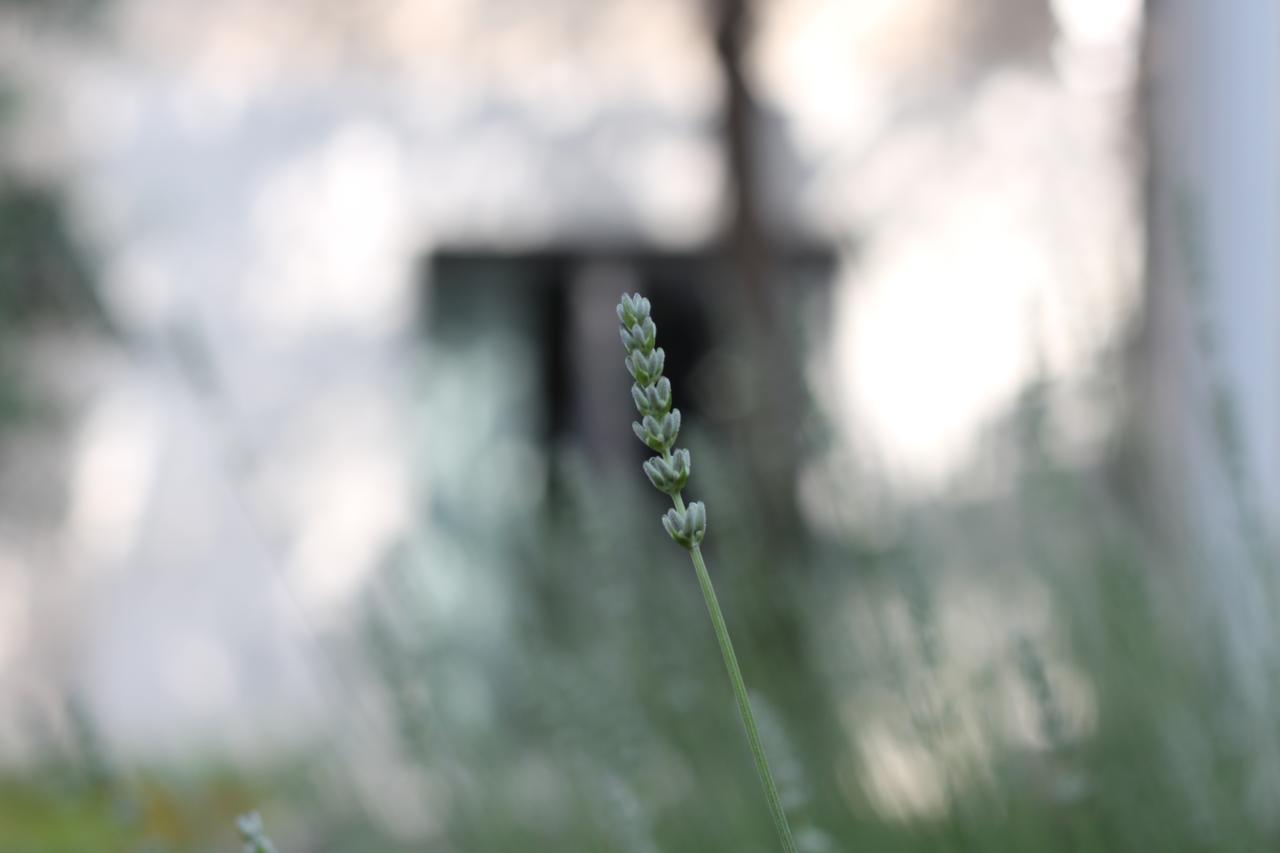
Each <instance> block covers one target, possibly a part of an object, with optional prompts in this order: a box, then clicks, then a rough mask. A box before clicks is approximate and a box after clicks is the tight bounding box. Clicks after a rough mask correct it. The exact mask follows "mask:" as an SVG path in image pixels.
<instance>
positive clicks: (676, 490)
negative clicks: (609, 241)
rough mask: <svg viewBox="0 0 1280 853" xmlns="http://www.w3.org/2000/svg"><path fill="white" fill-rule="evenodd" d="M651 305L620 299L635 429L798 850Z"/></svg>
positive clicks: (779, 822)
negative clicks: (712, 559) (711, 544)
mask: <svg viewBox="0 0 1280 853" xmlns="http://www.w3.org/2000/svg"><path fill="white" fill-rule="evenodd" d="M650 309H651V306H650V304H649V300H648V299H646V298H645V297H643V296H641V295H639V294H635V295H632V294H627V293H624V294H623V295H622V300H621V301H620V302H619V303H618V321H619V322H620V323H621V326H622V328H621V330H620V333H621V337H622V346H623V347H624V348H625V349H626V351H627V357H626V365H627V370H628V371H629V372H630V373H631V377H632V379H634V380H635V383H634V384H633V385H632V386H631V397H632V399H633V400H634V401H635V404H636V409H637V410H638V411H639V412H640V420H639V421H637V422H635V423H634V424H632V428H633V429H634V430H635V433H636V436H637V437H638V438H639V439H640V440H641V441H643V442H644V443H645V445H646V446H648V447H649V449H650V450H653V451H655V452H657V453H660V454H662V455H661V456H654V457H652V458H650V459H649V460H648V461H647V462H645V463H644V472H645V474H646V475H648V477H649V481H650V482H652V483H653V485H654V487H655V488H656V489H657V490H658V491H660V492H662V493H663V494H666V495H669V496H670V497H671V502H672V503H673V504H674V505H675V506H674V508H673V509H669V510H667V513H666V515H664V516H663V518H662V526H663V527H664V528H666V531H667V533H668V534H669V535H670V536H671V538H672V539H674V540H675V541H676V542H677V543H679V544H680V545H681V546H683V547H684V548H685V549H686V550H687V551H688V552H689V556H690V558H691V559H692V560H693V568H694V571H695V572H696V573H697V576H698V585H699V586H700V587H701V588H702V597H703V600H704V601H705V602H706V605H707V613H708V614H709V615H710V616H711V625H712V627H713V628H714V629H715V634H716V640H718V641H719V643H720V653H721V654H722V655H723V656H724V665H725V669H726V670H727V671H728V673H729V681H730V682H731V683H732V685H733V693H734V698H735V699H736V700H737V703H738V713H739V715H740V716H741V717H742V726H743V728H744V729H745V730H746V733H747V741H748V743H749V744H750V746H751V755H752V757H753V758H754V759H755V763H756V771H757V772H758V773H759V775H760V784H761V785H762V786H763V787H764V793H765V797H766V798H767V799H768V801H769V813H770V815H771V816H772V817H773V822H774V826H775V827H776V828H777V830H778V838H779V840H780V841H781V842H782V847H783V849H784V850H786V851H787V853H795V850H796V845H795V841H794V840H793V839H792V837H791V827H790V826H789V825H788V823H787V815H786V812H785V811H784V810H783V808H782V800H781V798H780V797H779V796H778V786H777V784H776V783H775V782H774V780H773V772H772V771H771V770H770V769H769V759H768V758H767V757H766V756H765V752H764V746H763V745H762V744H761V742H760V732H759V730H758V728H757V726H756V720H755V715H754V714H753V713H752V711H751V701H750V699H749V698H748V696H747V685H746V683H745V682H744V681H743V679H742V670H741V668H740V667H739V666H738V657H737V655H736V654H735V653H734V651H733V641H732V640H731V639H730V638H729V629H728V627H727V626H726V625H725V621H724V614H723V613H721V612H720V603H719V601H718V600H717V599H716V591H715V587H713V586H712V584H711V576H710V574H708V572H707V564H706V561H705V560H703V559H702V549H701V547H700V543H701V542H702V538H703V536H704V535H705V534H706V530H707V511H706V507H705V506H704V505H703V504H702V502H701V501H693V502H692V503H690V504H689V505H688V506H687V507H686V506H685V503H684V497H683V494H682V491H683V489H684V486H685V484H686V483H687V482H688V481H689V473H690V465H691V463H690V460H689V451H687V450H683V449H674V445H675V442H676V437H677V436H678V435H679V433H680V410H679V409H674V408H672V406H671V382H670V380H668V379H667V378H666V377H665V376H663V375H662V369H663V366H664V364H665V361H666V353H664V352H663V350H662V348H661V347H658V346H656V344H657V337H658V329H657V326H656V325H655V324H654V322H653V318H652V317H650V316H649V314H650Z"/></svg>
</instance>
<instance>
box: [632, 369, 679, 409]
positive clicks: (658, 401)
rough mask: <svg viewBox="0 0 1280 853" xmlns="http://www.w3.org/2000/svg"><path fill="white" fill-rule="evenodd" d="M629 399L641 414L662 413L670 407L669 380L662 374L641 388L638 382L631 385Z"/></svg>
mask: <svg viewBox="0 0 1280 853" xmlns="http://www.w3.org/2000/svg"><path fill="white" fill-rule="evenodd" d="M631 399H632V400H634V401H635V404H636V409H637V410H638V411H639V412H640V414H642V415H655V416H657V415H662V414H665V413H666V412H668V411H670V409H671V380H669V379H667V377H665V376H663V377H662V378H661V379H659V380H658V381H657V383H656V384H654V385H650V386H649V387H648V388H641V387H640V386H639V385H638V384H633V385H632V386H631Z"/></svg>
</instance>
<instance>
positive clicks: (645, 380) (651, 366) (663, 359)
mask: <svg viewBox="0 0 1280 853" xmlns="http://www.w3.org/2000/svg"><path fill="white" fill-rule="evenodd" d="M666 363H667V354H666V353H665V352H663V351H662V347H658V348H657V349H655V350H653V351H652V352H645V351H642V350H635V351H633V352H632V353H631V354H629V355H628V356H627V361H626V364H627V371H628V372H629V373H630V374H631V378H632V379H634V380H635V381H636V384H638V385H639V386H640V387H641V388H647V387H648V386H650V385H652V384H653V383H655V382H657V381H658V378H659V377H660V376H662V368H663V367H664V366H665V365H666Z"/></svg>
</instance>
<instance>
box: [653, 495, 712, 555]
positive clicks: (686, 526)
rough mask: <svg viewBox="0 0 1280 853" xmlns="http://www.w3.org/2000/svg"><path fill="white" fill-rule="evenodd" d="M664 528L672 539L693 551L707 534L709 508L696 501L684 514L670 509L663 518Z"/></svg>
mask: <svg viewBox="0 0 1280 853" xmlns="http://www.w3.org/2000/svg"><path fill="white" fill-rule="evenodd" d="M662 526H663V527H664V528H666V531H667V535H669V536H670V537H671V538H672V539H674V540H676V542H678V543H679V544H680V545H683V546H684V547H685V548H689V549H692V548H693V547H694V546H696V545H697V544H698V543H700V542H701V541H702V537H703V536H705V535H706V533H707V508H706V507H705V506H704V505H703V503H702V501H694V502H693V503H691V504H689V506H688V508H687V509H685V510H684V511H683V512H681V511H680V510H677V509H669V510H667V514H666V515H664V516H663V517H662Z"/></svg>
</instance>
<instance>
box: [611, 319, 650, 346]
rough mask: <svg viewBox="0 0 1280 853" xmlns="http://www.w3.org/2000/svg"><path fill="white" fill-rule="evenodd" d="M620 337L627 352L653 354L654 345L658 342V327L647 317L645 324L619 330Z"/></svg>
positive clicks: (641, 323)
mask: <svg viewBox="0 0 1280 853" xmlns="http://www.w3.org/2000/svg"><path fill="white" fill-rule="evenodd" d="M618 335H619V337H621V338H622V346H623V347H624V348H625V349H626V351H627V352H635V351H636V350H641V351H643V352H652V351H653V345H654V344H655V343H657V340H658V327H657V326H655V325H654V324H653V320H651V319H650V318H648V317H645V318H644V320H643V322H640V323H637V324H635V325H632V326H623V327H622V328H620V329H618Z"/></svg>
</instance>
